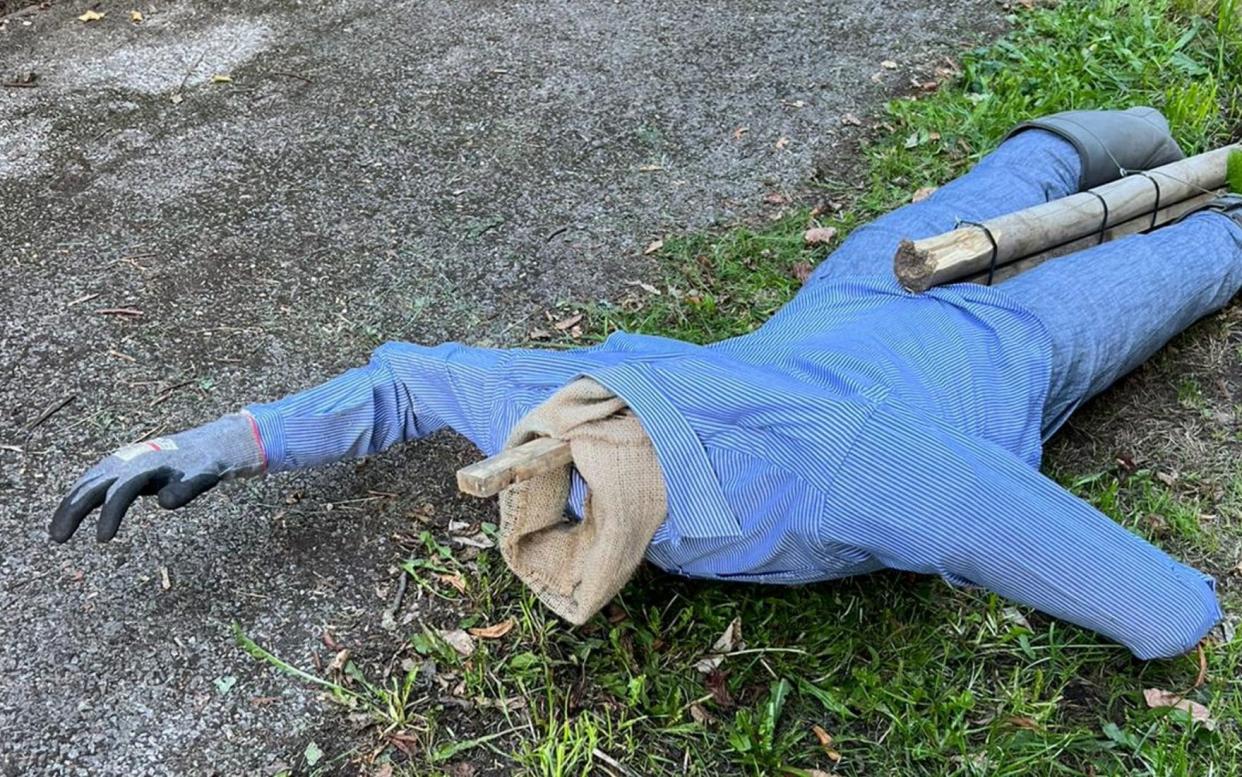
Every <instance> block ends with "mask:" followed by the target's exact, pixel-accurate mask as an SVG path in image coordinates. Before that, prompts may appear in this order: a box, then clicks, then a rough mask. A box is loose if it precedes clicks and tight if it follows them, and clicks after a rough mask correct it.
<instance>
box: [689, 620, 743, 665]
mask: <svg viewBox="0 0 1242 777" xmlns="http://www.w3.org/2000/svg"><path fill="white" fill-rule="evenodd" d="M742 644H743V643H742V619H741V618H734V619H733V620H732V621H731V622H730V623H729V625H728V626H727V627H726V628H725V630H724V633H722V634H721V635H720V636H719V637H718V638H717V639H716V641H715V642H714V643H713V644H712V650H711V654H709V655H707V656H704V657H703V658H702V659H700V660H699V662H698V663H696V664H695V665H694V668H695V669H697V670H699V671H700V672H702V673H703V674H708V673H709V672H712V671H714V670H715V669H716V668H717V667H719V666H720V664H721V662H722V661H724V659H725V657H724V655H723V654H725V653H732V652H733V651H734V650H740V649H741V646H742Z"/></svg>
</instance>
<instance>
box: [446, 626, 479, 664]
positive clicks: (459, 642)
mask: <svg viewBox="0 0 1242 777" xmlns="http://www.w3.org/2000/svg"><path fill="white" fill-rule="evenodd" d="M440 639H442V640H444V641H445V642H447V643H448V645H449V647H451V648H453V650H456V651H457V652H458V653H460V654H461V655H462V656H464V657H466V658H469V657H470V656H472V655H474V639H473V638H472V637H471V636H470V635H469V634H467V633H466V632H464V631H462V630H461V629H448V630H445V631H441V632H440Z"/></svg>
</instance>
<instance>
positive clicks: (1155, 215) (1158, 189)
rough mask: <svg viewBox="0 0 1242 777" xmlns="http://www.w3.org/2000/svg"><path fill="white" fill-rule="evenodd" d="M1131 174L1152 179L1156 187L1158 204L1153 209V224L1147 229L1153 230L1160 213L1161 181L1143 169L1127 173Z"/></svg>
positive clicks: (1127, 174)
mask: <svg viewBox="0 0 1242 777" xmlns="http://www.w3.org/2000/svg"><path fill="white" fill-rule="evenodd" d="M1131 175H1141V176H1143V177H1144V178H1146V179H1147V180H1149V181H1151V185H1152V186H1154V187H1156V206H1155V207H1154V208H1152V209H1151V226H1150V227H1148V228H1147V231H1148V232H1150V231H1151V230H1153V229H1155V228H1156V217H1157V216H1159V215H1160V182H1159V181H1157V180H1156V179H1155V178H1152V177H1151V176H1150V175H1148V174H1147V173H1145V172H1143V171H1142V170H1135V171H1133V172H1127V173H1126V176H1127V177H1128V176H1131Z"/></svg>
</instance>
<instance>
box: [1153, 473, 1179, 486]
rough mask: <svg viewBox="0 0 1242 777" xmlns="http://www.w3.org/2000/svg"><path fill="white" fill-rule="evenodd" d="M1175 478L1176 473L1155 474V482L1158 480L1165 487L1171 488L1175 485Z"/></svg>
mask: <svg viewBox="0 0 1242 777" xmlns="http://www.w3.org/2000/svg"><path fill="white" fill-rule="evenodd" d="M1177 477H1178V473H1176V472H1156V480H1159V481H1160V482H1161V483H1164V484H1165V485H1166V486H1171V485H1173V484H1174V483H1176V482H1177Z"/></svg>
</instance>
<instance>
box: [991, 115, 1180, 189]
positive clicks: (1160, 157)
mask: <svg viewBox="0 0 1242 777" xmlns="http://www.w3.org/2000/svg"><path fill="white" fill-rule="evenodd" d="M1028 129H1042V130H1047V131H1048V132H1052V133H1054V134H1056V135H1059V136H1060V137H1062V138H1064V139H1065V140H1068V141H1069V142H1070V143H1072V144H1073V145H1074V148H1076V149H1077V150H1078V157H1079V159H1080V160H1081V161H1082V175H1081V176H1080V178H1079V181H1078V188H1079V189H1080V190H1081V189H1090V188H1093V187H1096V186H1099V185H1100V184H1104V183H1108V182H1109V181H1115V180H1117V179H1118V178H1121V177H1122V176H1124V175H1126V174H1127V173H1131V172H1135V171H1138V170H1150V169H1151V168H1153V167H1159V166H1161V165H1167V164H1168V163H1170V162H1176V161H1177V160H1179V159H1182V158H1183V157H1185V154H1183V153H1182V150H1181V149H1180V148H1178V145H1177V141H1175V140H1173V136H1172V135H1170V134H1169V123H1168V122H1167V121H1165V118H1164V115H1163V114H1161V113H1160V111H1158V110H1156V109H1155V108H1147V107H1138V108H1129V109H1127V110H1124V111H1065V112H1064V113H1054V114H1053V115H1051V116H1046V117H1044V118H1042V119H1035V120H1034V121H1027V122H1023V123H1022V124H1019V125H1018V126H1016V127H1014V128H1013V130H1011V131H1010V133H1009V134H1008V135H1006V136H1005V137H1006V138H1009V137H1012V136H1014V135H1016V134H1018V133H1019V132H1022V131H1024V130H1028Z"/></svg>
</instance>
